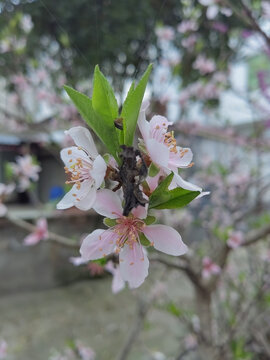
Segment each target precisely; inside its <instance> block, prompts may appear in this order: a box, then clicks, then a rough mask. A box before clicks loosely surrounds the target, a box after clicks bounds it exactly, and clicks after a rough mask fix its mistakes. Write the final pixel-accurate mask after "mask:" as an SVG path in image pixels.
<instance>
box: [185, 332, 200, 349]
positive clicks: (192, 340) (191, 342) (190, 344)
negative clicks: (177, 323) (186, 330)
mask: <svg viewBox="0 0 270 360" xmlns="http://www.w3.org/2000/svg"><path fill="white" fill-rule="evenodd" d="M184 342H185V348H186V349H187V350H192V349H195V348H196V347H197V345H198V340H197V337H196V335H195V334H188V335H187V336H186V337H185V339H184Z"/></svg>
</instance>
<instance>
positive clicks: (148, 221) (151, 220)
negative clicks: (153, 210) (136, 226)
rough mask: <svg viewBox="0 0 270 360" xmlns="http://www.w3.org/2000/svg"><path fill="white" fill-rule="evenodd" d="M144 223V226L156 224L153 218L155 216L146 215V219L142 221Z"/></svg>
mask: <svg viewBox="0 0 270 360" xmlns="http://www.w3.org/2000/svg"><path fill="white" fill-rule="evenodd" d="M144 222H145V223H146V225H151V224H154V223H155V222H156V218H155V216H152V215H148V216H147V218H146V219H144Z"/></svg>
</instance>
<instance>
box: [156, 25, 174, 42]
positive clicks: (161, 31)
mask: <svg viewBox="0 0 270 360" xmlns="http://www.w3.org/2000/svg"><path fill="white" fill-rule="evenodd" d="M156 35H157V37H158V38H159V40H163V41H172V40H173V39H174V36H175V33H174V29H173V28H172V27H171V26H162V27H158V28H156Z"/></svg>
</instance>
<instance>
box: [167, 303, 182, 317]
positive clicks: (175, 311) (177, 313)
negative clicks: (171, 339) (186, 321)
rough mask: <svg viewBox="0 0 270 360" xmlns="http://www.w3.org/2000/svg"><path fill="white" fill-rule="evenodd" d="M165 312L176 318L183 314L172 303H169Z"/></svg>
mask: <svg viewBox="0 0 270 360" xmlns="http://www.w3.org/2000/svg"><path fill="white" fill-rule="evenodd" d="M167 311H168V312H169V313H171V314H172V315H174V316H176V317H180V316H181V315H182V313H183V312H182V310H181V309H180V308H179V307H178V306H177V305H175V303H173V302H170V303H169V304H168V305H167Z"/></svg>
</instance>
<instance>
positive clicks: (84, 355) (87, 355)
mask: <svg viewBox="0 0 270 360" xmlns="http://www.w3.org/2000/svg"><path fill="white" fill-rule="evenodd" d="M76 347H77V350H78V353H79V355H80V357H81V359H82V360H95V358H96V354H95V352H94V351H93V349H91V348H90V347H86V346H85V345H84V344H83V343H82V342H81V341H78V340H77V341H76Z"/></svg>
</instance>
